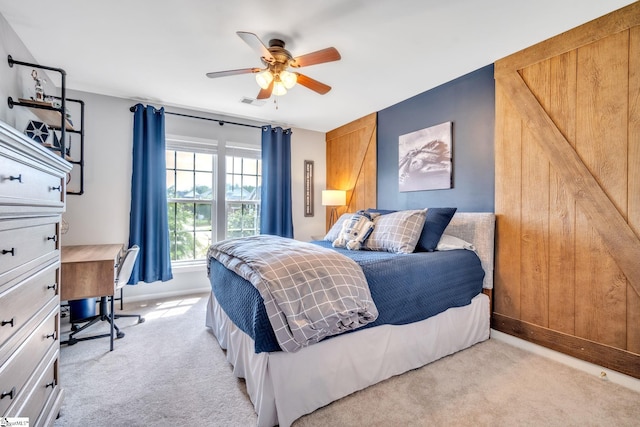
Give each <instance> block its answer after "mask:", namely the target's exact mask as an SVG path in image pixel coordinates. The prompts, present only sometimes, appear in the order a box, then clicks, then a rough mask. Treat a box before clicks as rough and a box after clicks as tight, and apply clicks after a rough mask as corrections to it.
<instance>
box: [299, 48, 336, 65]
mask: <svg viewBox="0 0 640 427" xmlns="http://www.w3.org/2000/svg"><path fill="white" fill-rule="evenodd" d="M340 58H341V56H340V53H339V52H338V51H337V50H336V48H335V47H328V48H326V49H322V50H317V51H315V52H311V53H307V54H306V55H301V56H297V57H295V58H293V59H292V60H291V62H289V65H290V66H291V67H295V68H299V67H308V66H309V65H315V64H322V63H324V62H331V61H337V60H339V59H340Z"/></svg>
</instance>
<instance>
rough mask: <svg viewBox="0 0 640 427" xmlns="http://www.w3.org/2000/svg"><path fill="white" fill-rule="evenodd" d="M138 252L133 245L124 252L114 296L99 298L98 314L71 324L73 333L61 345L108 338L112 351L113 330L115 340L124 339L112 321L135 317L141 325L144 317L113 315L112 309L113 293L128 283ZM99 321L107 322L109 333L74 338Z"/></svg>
mask: <svg viewBox="0 0 640 427" xmlns="http://www.w3.org/2000/svg"><path fill="white" fill-rule="evenodd" d="M139 252H140V247H139V246H138V245H134V246H132V247H130V248H129V249H127V251H126V252H125V254H124V256H123V257H122V260H121V262H120V263H119V266H118V274H117V275H116V279H115V290H114V294H113V295H111V296H103V297H100V306H99V309H98V314H97V315H96V316H92V317H88V318H86V319H81V320H79V321H76V322H74V323H72V325H71V330H72V331H73V332H71V334H69V339H68V340H67V341H64V342H62V343H61V344H68V345H74V344H75V343H77V342H78V341H86V340H93V339H96V338H105V337H109V338H110V339H111V343H110V344H111V347H110V350H112V351H113V335H114V333H113V332H114V329H115V332H116V338H123V337H124V332H122V331H121V330H120V328H118V326H117V325H116V324H115V322H114V320H115V319H118V318H120V317H137V318H138V323H143V322H144V317H142V316H141V315H139V314H115V309H114V297H115V293H116V292H117V291H119V290H122V288H123V287H124V285H126V284H127V282H128V281H129V278H130V277H131V273H132V272H133V266H134V264H135V263H136V259H137V258H138V253H139ZM108 300H110V302H111V307H110V308H111V310H107V301H108ZM99 321H106V322H109V323H110V325H111V331H110V333H108V334H100V335H93V336H89V337H81V338H76V337H75V335H76V334H78V333H80V332H82V331H84V330H85V329H87V328H88V327H89V326H91V325H93V324H95V323H97V322H99ZM84 322H87V323H85V324H84V325H82V327H80V328H78V326H77V324H76V323H84Z"/></svg>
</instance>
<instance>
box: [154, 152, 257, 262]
mask: <svg viewBox="0 0 640 427" xmlns="http://www.w3.org/2000/svg"><path fill="white" fill-rule="evenodd" d="M167 147H168V149H167V150H166V161H167V203H168V210H169V240H170V246H171V260H172V261H174V262H181V261H182V262H187V261H196V260H204V259H205V258H206V255H207V249H208V248H209V245H211V242H213V241H216V240H222V239H225V238H231V237H241V236H252V235H255V234H259V233H260V192H261V186H262V160H261V159H260V151H259V150H251V149H243V148H229V149H228V150H227V155H226V156H224V161H220V159H218V155H217V152H216V150H215V149H213V150H211V149H210V150H208V151H204V150H203V149H202V148H201V147H196V148H193V147H189V146H188V144H185V143H184V141H182V143H181V144H179V146H171V145H170V144H169V141H168V145H167ZM218 182H221V183H222V185H223V187H222V188H221V189H220V190H218V191H216V186H217V183H218ZM218 193H222V196H221V197H220V206H218V204H217V202H216V201H217V200H218V197H216V194H218ZM216 237H217V238H216Z"/></svg>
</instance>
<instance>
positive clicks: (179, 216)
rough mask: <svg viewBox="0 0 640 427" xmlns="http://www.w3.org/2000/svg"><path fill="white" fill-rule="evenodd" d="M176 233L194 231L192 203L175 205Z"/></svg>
mask: <svg viewBox="0 0 640 427" xmlns="http://www.w3.org/2000/svg"><path fill="white" fill-rule="evenodd" d="M176 207H177V209H176V231H193V230H195V222H194V219H195V215H194V211H193V210H194V205H193V203H176Z"/></svg>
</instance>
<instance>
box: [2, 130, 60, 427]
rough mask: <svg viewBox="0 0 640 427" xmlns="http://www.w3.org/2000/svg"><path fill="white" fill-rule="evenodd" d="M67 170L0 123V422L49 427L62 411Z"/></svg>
mask: <svg viewBox="0 0 640 427" xmlns="http://www.w3.org/2000/svg"><path fill="white" fill-rule="evenodd" d="M70 170H71V164H69V163H68V162H66V161H65V160H63V159H61V158H60V157H59V156H57V155H56V154H55V153H54V152H52V151H50V150H48V149H46V148H44V147H42V146H40V145H38V144H37V143H35V142H33V141H31V140H30V139H28V138H27V137H26V136H24V135H23V134H22V133H20V132H18V131H16V130H15V129H13V128H12V127H10V126H8V125H6V124H5V123H2V122H0V416H2V417H27V418H29V425H30V426H32V427H33V426H48V425H52V424H53V421H54V420H55V418H56V416H57V415H58V413H59V411H60V406H61V405H62V396H63V390H62V388H61V387H60V383H59V375H58V358H59V355H60V339H59V329H60V296H59V290H60V221H61V218H62V217H61V215H62V212H63V211H64V208H65V182H66V176H67V173H68V172H69V171H70Z"/></svg>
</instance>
